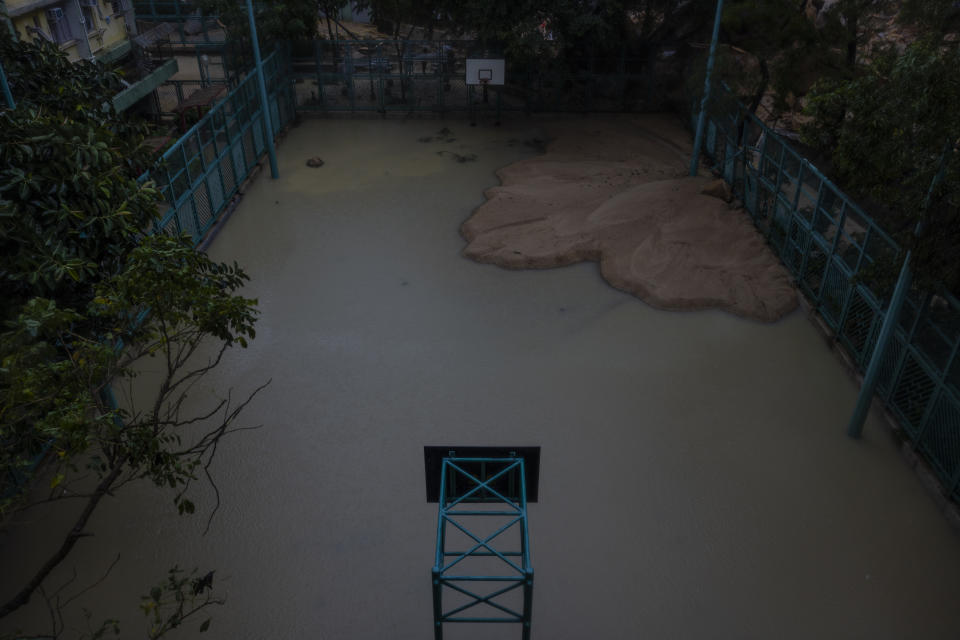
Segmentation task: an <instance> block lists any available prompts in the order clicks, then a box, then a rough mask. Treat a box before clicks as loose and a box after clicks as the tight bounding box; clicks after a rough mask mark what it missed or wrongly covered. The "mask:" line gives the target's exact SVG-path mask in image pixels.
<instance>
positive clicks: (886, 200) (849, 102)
mask: <svg viewBox="0 0 960 640" xmlns="http://www.w3.org/2000/svg"><path fill="white" fill-rule="evenodd" d="M958 68H960V50H958V49H957V48H956V47H944V46H942V45H941V44H940V43H939V42H938V41H937V39H936V38H931V39H925V40H921V41H917V42H915V43H914V44H912V45H910V46H909V47H907V49H906V50H905V51H903V52H902V53H901V52H899V51H897V50H896V49H894V48H888V49H886V50H884V51H880V52H876V53H875V55H874V58H873V61H872V62H871V64H870V65H869V66H868V67H866V68H865V69H864V70H863V71H862V72H861V73H860V74H859V75H858V76H857V77H855V78H853V79H851V80H849V81H838V80H834V81H831V82H821V83H819V84H818V85H817V86H816V87H815V88H814V90H813V92H812V94H811V99H810V101H809V105H808V113H809V115H811V116H812V117H813V120H812V122H811V124H810V125H809V126H808V127H806V128H805V130H804V136H805V139H806V141H807V142H808V143H809V144H811V145H813V146H816V147H818V148H819V149H822V150H824V151H826V152H829V153H830V155H831V158H832V161H833V165H834V167H835V170H836V171H837V173H838V177H839V178H840V180H841V182H842V183H843V184H845V185H846V186H847V187H849V188H850V189H851V190H852V191H853V192H854V193H855V194H857V195H858V196H861V197H866V198H869V199H870V200H872V201H874V202H876V203H883V204H882V206H880V207H877V209H880V211H879V213H881V218H882V220H883V221H884V223H885V224H884V226H886V227H887V228H888V229H890V230H891V231H893V232H894V233H897V234H898V235H899V236H900V239H901V241H904V242H908V243H911V244H912V243H913V239H912V230H913V228H914V226H915V225H916V223H917V222H918V221H920V220H926V219H929V222H930V224H929V225H928V230H929V233H928V234H927V235H926V236H925V237H924V240H923V242H922V243H920V244H919V245H916V247H915V248H916V249H917V250H918V251H919V255H918V258H920V262H921V264H924V265H926V266H925V268H924V271H925V272H926V273H927V274H928V275H930V276H936V277H941V278H942V277H947V279H948V280H949V281H950V282H951V283H954V284H953V286H955V283H956V282H958V280H960V273H958V269H957V261H956V258H957V257H958V256H957V249H956V247H957V246H958V244H960V237H958V236H957V234H956V232H955V231H954V229H956V225H955V224H954V223H955V222H956V219H957V210H956V209H957V207H956V199H955V194H957V193H958V191H960V171H958V166H957V165H958V163H957V159H956V152H955V151H949V150H947V151H945V149H949V148H950V147H951V145H953V143H955V142H956V141H957V140H958V138H960V112H958V111H957V109H956V107H955V105H957V104H960V77H958V76H957V73H956V70H957V69H958ZM942 163H945V164H944V176H945V179H944V180H943V181H942V182H941V184H940V187H939V188H938V189H937V190H935V191H934V192H933V193H932V199H931V202H930V206H929V207H924V203H925V200H926V198H927V193H928V191H929V189H930V186H931V184H932V183H933V182H934V176H935V175H936V174H937V173H938V171H939V170H940V168H941V165H942ZM951 194H954V195H951ZM951 198H953V199H952V200H951Z"/></svg>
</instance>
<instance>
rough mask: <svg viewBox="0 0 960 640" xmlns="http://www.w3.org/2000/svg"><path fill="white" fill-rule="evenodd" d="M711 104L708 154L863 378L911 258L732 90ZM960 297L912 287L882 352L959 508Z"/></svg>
mask: <svg viewBox="0 0 960 640" xmlns="http://www.w3.org/2000/svg"><path fill="white" fill-rule="evenodd" d="M715 92H716V93H715V95H716V98H715V99H713V100H711V103H710V106H709V107H708V112H707V113H708V119H707V129H706V135H705V144H704V152H705V154H706V156H707V157H708V158H709V159H710V160H711V161H712V162H713V164H714V168H715V170H717V171H718V172H720V174H721V175H722V176H723V177H724V179H726V180H727V181H728V182H730V183H731V184H732V185H733V189H734V193H735V194H736V195H737V197H738V198H740V199H741V200H742V201H743V204H744V206H745V208H746V210H747V211H748V212H749V214H750V216H751V217H752V218H753V221H754V223H755V224H756V226H757V229H759V230H760V232H761V233H763V234H764V236H765V237H766V238H767V241H768V243H769V244H770V246H771V248H772V249H773V250H774V252H775V253H776V254H777V255H778V256H779V258H780V260H781V261H782V262H783V264H784V265H785V266H786V267H787V269H788V270H789V271H790V273H791V275H792V276H793V278H794V280H795V282H796V283H797V286H798V287H799V288H800V290H801V291H802V292H803V294H804V295H805V296H806V297H807V299H808V300H809V301H810V303H811V305H812V306H813V307H814V309H815V310H816V311H817V312H818V313H819V315H820V316H821V317H822V318H823V321H824V322H825V323H826V324H827V326H828V327H829V328H830V329H831V330H832V331H833V333H834V335H835V336H836V338H837V340H838V341H839V342H840V344H841V345H843V347H844V348H845V350H846V351H847V352H848V354H849V355H850V357H851V359H852V361H853V363H854V365H855V366H856V367H857V369H858V370H859V371H860V372H863V371H864V370H865V368H866V366H867V364H868V363H869V361H870V357H871V356H872V354H873V348H874V346H875V344H876V340H877V337H878V333H879V331H880V325H881V323H882V321H883V310H884V309H885V304H886V300H885V298H886V296H887V295H889V293H890V291H889V288H890V287H889V284H888V283H886V282H885V281H884V280H883V279H882V278H881V275H880V273H881V271H882V267H883V266H884V265H886V267H887V269H889V267H890V266H891V265H892V266H893V268H894V269H896V268H898V267H899V265H900V263H902V261H903V251H902V249H901V247H899V246H898V245H897V243H896V242H894V240H893V239H892V238H891V237H890V236H889V235H888V234H886V233H885V232H884V231H883V229H882V228H880V226H879V225H878V224H877V223H876V222H875V221H874V220H873V219H872V218H871V217H870V216H868V215H867V214H866V213H864V212H863V210H862V209H860V207H858V206H857V204H856V203H855V202H853V200H851V199H850V197H848V196H847V195H846V194H844V193H843V192H842V191H840V189H838V188H837V187H836V186H835V185H834V184H832V183H831V182H830V180H828V179H827V178H826V177H825V176H824V175H823V174H822V173H821V172H820V171H819V170H818V169H817V168H816V167H814V166H813V165H812V164H810V162H808V161H807V160H806V159H805V158H804V157H802V156H801V155H800V154H799V153H797V152H796V151H795V150H794V149H792V148H791V147H790V145H788V144H787V143H786V142H785V141H784V140H783V139H782V138H781V137H780V136H778V135H777V134H775V133H774V132H773V131H772V130H771V129H770V128H769V127H768V126H766V125H765V124H764V123H763V122H761V121H760V120H759V119H758V118H756V117H755V116H754V115H753V114H750V113H747V112H746V110H745V109H744V107H743V105H742V104H741V103H740V102H739V101H738V100H737V99H736V98H735V97H734V96H733V95H732V94H731V92H730V91H729V90H728V89H726V88H724V87H718V88H717V89H716V90H715ZM958 347H960V300H957V299H956V298H955V297H954V296H953V295H951V294H950V293H947V292H944V291H941V292H939V293H931V292H925V291H919V290H916V289H915V290H913V291H911V295H910V297H909V298H908V299H907V302H906V304H905V306H904V310H903V313H902V316H901V318H900V323H899V326H898V327H897V331H896V333H895V337H894V340H893V342H892V343H891V345H890V347H889V348H888V349H887V352H886V353H885V354H884V356H883V368H882V374H881V379H880V383H879V395H880V397H881V399H882V400H883V402H884V403H885V404H886V406H887V408H888V409H889V410H890V411H891V413H893V414H894V415H895V416H896V417H897V419H898V420H899V422H900V425H901V426H902V427H903V430H904V432H905V433H906V434H907V435H908V436H909V437H910V438H911V439H912V440H913V442H914V444H915V446H916V448H917V449H918V450H919V451H920V452H921V453H922V454H923V455H924V456H925V457H926V459H927V461H928V462H929V463H930V465H931V467H932V468H933V469H934V470H935V471H936V473H937V474H938V476H939V478H940V481H941V482H942V484H943V486H944V487H945V489H946V491H947V492H948V493H949V494H950V496H951V497H952V498H953V499H954V500H960V361H958V358H957V350H958Z"/></svg>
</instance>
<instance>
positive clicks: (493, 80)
mask: <svg viewBox="0 0 960 640" xmlns="http://www.w3.org/2000/svg"><path fill="white" fill-rule="evenodd" d="M503 68H504V65H503V58H467V84H483V83H482V82H481V80H483V79H486V80H487V84H503Z"/></svg>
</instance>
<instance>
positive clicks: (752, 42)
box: [722, 0, 830, 113]
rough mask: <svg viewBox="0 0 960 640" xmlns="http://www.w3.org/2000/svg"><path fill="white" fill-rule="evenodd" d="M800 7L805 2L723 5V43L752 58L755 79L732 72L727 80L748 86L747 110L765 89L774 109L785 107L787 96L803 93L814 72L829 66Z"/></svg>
mask: <svg viewBox="0 0 960 640" xmlns="http://www.w3.org/2000/svg"><path fill="white" fill-rule="evenodd" d="M805 7H806V0H803V1H799V2H798V0H732V1H729V2H727V4H725V5H724V13H723V23H722V27H723V39H724V41H725V42H727V43H728V44H730V45H733V46H734V47H736V48H738V49H742V50H745V51H746V52H747V53H749V54H750V55H752V56H754V58H755V59H756V61H757V74H758V76H759V77H755V78H751V77H750V75H745V74H743V73H742V70H741V71H735V72H734V75H735V76H737V77H736V78H735V81H734V82H733V84H739V85H741V86H743V85H746V86H752V87H753V89H752V91H749V90H748V91H749V101H748V106H747V109H748V110H749V111H750V113H755V112H756V110H757V108H758V107H759V106H760V103H761V101H762V100H763V97H764V95H765V94H766V93H767V91H768V90H769V89H773V92H774V96H775V104H774V106H775V108H776V110H777V111H781V110H784V109H786V108H788V106H789V104H788V101H789V99H790V97H791V96H799V95H802V94H803V93H805V92H806V90H807V88H808V87H809V85H810V84H812V83H813V77H814V75H816V74H819V72H820V70H821V69H822V68H823V67H824V66H826V65H827V64H829V61H828V60H827V58H828V57H829V55H830V50H829V48H828V47H826V46H824V43H823V41H822V39H821V34H820V33H819V32H818V31H817V29H816V27H815V25H814V24H813V22H812V21H811V20H810V19H809V17H808V16H807V14H806V12H805V11H804V9H805ZM726 66H727V68H728V69H730V68H735V67H736V66H739V65H732V64H728V65H726ZM751 75H752V74H751ZM728 77H729V76H728Z"/></svg>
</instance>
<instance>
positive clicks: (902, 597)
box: [0, 117, 960, 640]
mask: <svg viewBox="0 0 960 640" xmlns="http://www.w3.org/2000/svg"><path fill="white" fill-rule="evenodd" d="M444 126H445V127H448V128H449V133H445V134H443V135H442V136H439V139H437V138H438V135H437V134H438V131H439V129H440V128H441V127H444ZM541 135H542V134H541V133H540V131H539V129H538V125H537V121H536V120H532V119H531V120H522V119H519V117H517V119H516V120H514V121H513V122H506V123H504V125H503V126H502V127H499V128H497V127H493V126H492V124H491V123H481V124H480V125H479V126H478V127H475V128H471V127H470V126H469V125H468V123H467V122H465V121H462V120H447V121H440V120H408V121H405V122H404V121H400V120H399V119H396V120H385V121H384V120H378V119H359V120H347V119H342V120H307V121H306V122H305V123H303V124H302V125H300V126H299V127H297V128H295V129H293V130H292V131H291V132H290V133H289V134H288V135H287V138H286V139H285V140H284V142H283V144H282V146H281V147H280V149H279V158H280V172H281V178H280V179H279V180H276V181H273V180H270V179H269V173H268V172H265V173H262V174H261V175H260V177H259V178H258V179H257V181H256V182H255V184H254V185H253V186H252V188H251V189H250V190H249V192H248V193H247V195H246V197H245V199H244V200H243V202H242V203H241V204H240V206H239V208H238V209H237V210H236V212H235V213H234V215H233V216H232V218H231V219H230V220H229V222H228V223H227V224H226V225H225V226H224V228H223V229H222V231H221V232H220V233H219V235H218V237H217V238H216V240H215V241H214V242H213V244H212V246H211V248H210V253H211V254H212V255H213V256H214V257H215V258H217V259H219V260H230V261H233V260H237V261H238V262H239V263H240V264H241V265H242V266H243V267H244V268H245V269H246V270H247V271H248V272H249V273H250V275H251V277H252V282H251V283H250V285H249V287H248V294H249V295H252V296H256V297H257V298H259V301H260V309H261V311H262V316H261V319H260V322H259V326H258V332H257V338H256V340H255V342H253V344H252V345H251V346H250V348H248V349H246V350H238V351H236V352H234V353H232V354H231V355H230V356H229V358H228V359H227V361H226V362H225V363H224V364H223V365H222V366H221V367H220V368H219V369H218V370H217V371H216V372H215V374H214V375H213V376H211V378H210V379H209V380H208V381H207V383H206V385H205V387H204V389H203V393H200V394H197V396H198V397H197V398H196V400H197V402H198V403H200V402H201V401H202V400H204V399H207V398H209V397H211V396H214V395H216V394H223V393H225V391H226V390H227V389H229V388H233V389H234V390H235V393H238V394H239V393H241V392H243V391H247V390H250V389H252V388H253V387H254V386H256V385H257V384H259V383H261V382H263V381H265V380H267V379H272V380H273V382H272V385H271V386H270V387H269V388H268V389H267V390H266V391H264V392H263V393H262V394H261V395H260V396H259V397H258V398H257V399H256V401H255V402H254V403H253V404H252V405H251V406H250V407H248V410H247V411H246V418H245V420H244V423H245V424H250V425H257V424H262V425H263V426H262V428H261V429H259V430H256V431H248V432H244V433H240V434H237V435H236V436H235V437H233V438H231V439H230V440H228V441H227V442H225V443H224V445H223V446H222V447H221V450H220V451H219V453H218V457H217V460H216V463H215V465H214V467H215V468H214V471H215V474H216V477H217V478H218V482H219V486H220V491H221V494H222V507H221V509H220V512H219V513H218V514H217V516H216V518H215V519H214V521H213V525H212V527H211V530H210V532H209V533H208V534H207V535H206V536H202V535H201V534H202V531H203V527H204V524H205V518H204V517H203V515H202V514H203V512H204V511H205V509H206V508H207V507H208V506H209V504H210V499H211V497H210V495H209V492H206V493H203V494H202V495H201V496H200V500H199V503H200V504H199V508H198V511H199V512H200V514H198V515H197V516H193V517H189V518H185V517H179V516H177V515H176V513H175V511H176V510H175V508H174V507H173V503H172V495H171V494H168V493H164V492H160V491H155V490H153V489H151V488H147V487H130V488H129V489H128V490H125V491H124V492H123V493H121V494H119V495H118V496H117V497H116V498H112V499H110V500H109V501H108V502H107V503H106V504H105V505H104V508H103V509H102V510H101V511H100V512H99V513H98V514H97V515H96V517H95V518H94V520H93V521H92V523H91V526H90V530H91V531H92V532H93V533H94V534H95V535H94V536H93V537H91V538H85V539H83V540H81V541H80V542H79V544H78V546H77V550H76V553H75V554H74V556H72V557H71V558H70V560H69V561H68V562H67V563H66V564H65V565H64V568H63V571H60V572H59V573H58V578H57V579H58V580H62V579H65V578H66V577H69V575H70V573H71V571H72V569H73V568H74V567H75V568H76V569H77V570H78V572H80V574H81V575H84V576H88V577H89V578H91V579H95V578H97V577H99V575H100V574H101V573H102V572H103V571H104V570H105V569H106V568H107V566H108V565H109V564H110V563H111V561H112V560H113V559H114V557H115V556H116V555H117V553H119V555H120V561H119V563H118V564H117V566H116V567H115V569H114V570H113V571H112V573H111V574H110V576H109V577H108V578H107V579H106V580H105V581H104V583H103V584H102V585H100V586H99V587H98V588H97V589H96V590H95V591H92V592H91V593H89V594H87V595H86V596H84V597H83V598H82V599H81V600H79V601H78V602H77V603H76V605H82V606H85V607H88V608H90V609H92V610H93V611H94V614H95V618H101V617H110V616H117V617H120V618H121V621H122V624H123V628H124V629H125V632H124V634H123V637H124V638H137V637H142V634H141V633H140V630H141V629H142V628H143V625H144V622H143V619H142V615H141V614H140V612H139V611H138V609H137V604H138V602H139V598H138V596H139V595H140V594H142V593H145V592H146V590H147V588H148V587H149V585H151V584H152V583H154V582H156V581H157V580H158V579H159V578H160V577H162V575H163V574H164V572H165V571H166V569H167V568H168V567H170V566H172V565H174V564H178V565H180V566H181V567H188V568H189V567H194V566H197V567H202V568H204V569H209V568H215V569H216V574H215V581H214V586H215V587H216V591H217V593H219V594H220V595H222V596H223V597H225V598H226V604H225V605H224V606H222V607H219V608H216V609H215V610H214V611H213V612H212V613H213V623H212V626H211V628H210V631H209V632H208V633H207V634H206V636H204V637H209V638H216V639H224V640H228V639H229V640H261V639H263V640H271V639H281V640H287V639H290V640H294V639H296V640H314V639H324V640H354V639H357V640H368V639H369V640H390V639H394V638H396V639H407V638H411V639H419V638H424V639H425V638H431V637H432V627H431V624H432V621H431V613H432V610H431V606H432V605H431V592H430V580H429V577H430V567H431V565H432V562H433V550H434V542H435V540H434V536H435V532H436V505H432V504H427V502H426V501H425V486H424V470H423V446H424V445H428V444H440V445H451V444H460V445H538V446H540V447H542V461H541V476H540V501H539V502H538V503H536V504H532V505H531V506H530V510H529V513H530V528H531V547H532V552H533V564H534V568H535V570H536V583H535V588H534V603H533V637H534V638H541V639H545V640H564V639H571V640H574V639H605V640H613V639H625V640H626V639H635V638H652V639H659V638H757V639H770V638H797V639H810V638H871V639H876V638H891V639H898V638H924V639H933V638H943V639H948V638H950V639H955V638H957V637H960V606H958V595H960V538H958V536H957V535H956V533H955V532H954V530H953V529H952V528H951V527H950V526H949V524H948V523H947V521H946V520H945V519H944V517H943V516H942V515H941V513H940V511H939V510H938V508H937V505H936V504H935V503H934V501H933V500H932V499H931V498H930V497H929V496H928V494H927V493H926V492H925V491H924V490H923V488H922V486H921V484H920V482H919V481H918V480H917V479H916V477H915V476H914V475H913V473H912V472H911V471H910V470H909V469H908V468H907V466H906V465H905V464H904V463H903V462H902V461H901V458H900V454H899V453H898V452H897V450H896V449H895V447H894V446H893V444H892V443H891V441H890V437H889V435H888V434H887V429H888V427H887V426H886V424H885V423H884V422H882V420H881V419H880V418H879V417H878V416H876V415H873V416H871V418H870V420H869V422H868V424H867V425H866V429H865V435H864V438H863V439H862V440H861V441H853V440H851V439H849V438H847V437H846V435H845V434H844V432H845V427H846V421H847V418H848V416H849V414H850V412H851V410H852V409H853V405H854V402H855V394H856V388H855V385H854V383H853V382H852V381H851V380H850V379H849V377H848V376H847V374H846V373H845V372H844V370H843V368H842V367H841V365H840V363H839V362H838V360H837V359H836V358H835V357H834V356H833V355H832V354H831V352H830V350H829V348H828V346H827V344H826V343H825V341H824V339H823V338H822V337H821V336H820V335H819V334H818V332H817V331H816V330H815V328H814V327H813V325H812V324H811V323H810V322H809V321H808V319H807V318H806V317H805V316H804V314H803V313H802V312H794V313H792V314H791V315H789V316H787V317H786V318H784V319H783V320H781V321H779V322H777V323H774V324H770V325H764V324H759V323H756V322H751V321H747V320H743V319H740V318H737V317H734V316H732V315H728V314H725V313H723V312H719V311H711V312H691V313H684V312H665V311H658V310H655V309H652V308H650V307H648V306H646V305H645V304H644V303H642V302H640V301H639V300H638V299H636V298H634V297H631V296H630V295H627V294H625V293H622V292H619V291H616V290H614V289H613V288H611V287H609V286H608V285H606V284H605V283H604V282H603V281H602V280H601V278H600V277H599V275H598V273H597V268H596V265H594V264H580V265H577V266H573V267H567V268H563V269H555V270H545V271H507V270H503V269H500V268H498V267H494V266H489V265H480V264H476V263H474V262H471V261H470V260H467V259H465V258H463V257H461V255H460V252H461V250H462V248H463V246H464V242H463V240H462V239H461V237H460V236H459V234H458V228H459V226H460V225H461V223H462V222H463V221H464V220H465V219H466V218H467V217H468V216H469V214H470V212H471V211H472V210H473V209H474V208H475V207H477V206H478V205H480V204H481V203H482V202H483V200H484V199H483V190H484V189H485V188H488V187H490V186H493V185H495V184H496V177H495V176H494V170H495V169H497V168H499V167H502V166H505V165H507V164H509V163H511V162H514V161H516V160H517V159H519V158H521V157H525V156H528V155H532V154H534V153H536V152H537V151H536V149H535V147H536V146H537V143H536V142H535V139H537V138H538V137H539V136H541ZM421 138H434V139H433V140H430V141H427V142H421V141H420V139H421ZM448 140H452V141H448ZM687 144H689V142H687ZM312 156H320V157H321V158H322V159H323V160H324V166H323V167H321V168H309V167H307V166H306V165H305V161H306V159H307V158H310V157H312ZM471 156H475V158H474V159H470V157H471ZM460 158H465V159H467V161H463V162H459V161H458V159H460ZM53 520H54V516H53V515H51V514H50V513H47V512H43V511H36V512H29V513H28V514H26V515H25V516H24V517H23V518H21V522H20V523H19V525H18V526H17V527H15V528H14V529H13V530H12V531H11V532H9V533H8V534H7V535H6V536H5V537H4V538H3V539H2V546H0V563H2V564H0V566H2V573H0V576H2V577H0V589H2V592H3V595H4V596H6V595H7V594H8V593H9V591H10V590H11V589H12V587H13V585H14V584H16V582H17V580H19V579H20V578H21V577H22V576H23V575H25V574H26V573H27V572H28V571H29V570H30V568H31V567H32V566H34V563H36V562H37V561H38V560H39V558H41V557H42V556H43V554H44V553H47V552H49V550H50V545H52V544H53V543H54V540H53V539H52V538H48V534H47V532H48V531H49V530H50V529H51V523H52V522H53ZM45 615H46V614H45V612H44V610H43V609H42V608H41V607H39V606H33V607H32V608H31V609H30V610H29V611H25V612H23V613H22V615H20V616H19V617H18V619H17V620H15V621H14V622H18V623H24V624H26V623H28V622H31V621H34V622H35V621H42V620H44V616H45ZM75 618H76V616H75ZM198 622H199V621H198ZM11 624H12V623H11ZM72 624H75V623H72ZM196 626H197V625H194V626H192V627H191V628H189V629H186V630H184V631H183V632H181V633H178V634H177V635H175V636H174V637H176V638H193V637H197V635H198V634H197V629H196ZM6 630H8V627H6V626H0V635H2V631H6ZM519 635H520V632H519V629H518V628H517V627H516V626H513V625H509V626H508V625H493V626H475V625H474V626H469V625H462V626H459V627H457V626H448V627H447V636H446V637H448V638H473V639H498V638H519Z"/></svg>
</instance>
